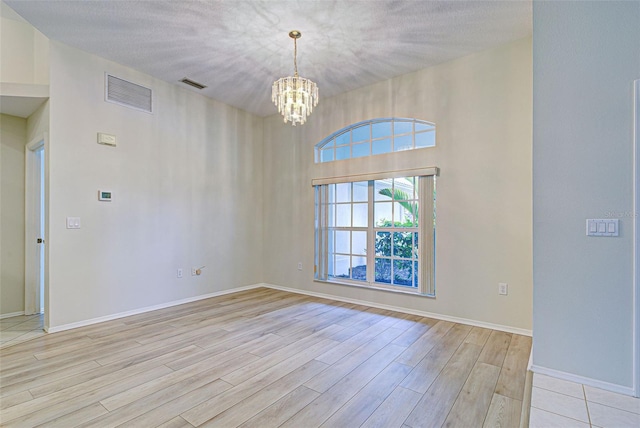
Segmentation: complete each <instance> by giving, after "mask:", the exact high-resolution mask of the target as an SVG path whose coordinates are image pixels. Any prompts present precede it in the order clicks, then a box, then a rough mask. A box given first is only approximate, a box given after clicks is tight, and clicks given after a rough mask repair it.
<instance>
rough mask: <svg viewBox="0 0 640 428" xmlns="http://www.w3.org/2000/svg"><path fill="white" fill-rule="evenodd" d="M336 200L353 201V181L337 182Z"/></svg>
mask: <svg viewBox="0 0 640 428" xmlns="http://www.w3.org/2000/svg"><path fill="white" fill-rule="evenodd" d="M336 202H351V183H338V184H336Z"/></svg>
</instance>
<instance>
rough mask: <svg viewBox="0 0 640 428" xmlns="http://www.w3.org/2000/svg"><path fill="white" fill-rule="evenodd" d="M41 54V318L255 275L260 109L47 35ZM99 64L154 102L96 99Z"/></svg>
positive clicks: (165, 298)
mask: <svg viewBox="0 0 640 428" xmlns="http://www.w3.org/2000/svg"><path fill="white" fill-rule="evenodd" d="M50 60H51V61H50V62H51V82H50V93H51V102H50V105H49V108H50V121H51V130H50V136H49V137H50V139H49V142H50V144H49V146H50V150H49V156H48V160H49V165H48V166H49V190H50V193H49V195H50V204H49V309H50V310H49V316H50V319H49V326H50V327H51V328H56V327H60V326H68V325H69V324H73V323H77V322H83V321H86V320H91V319H95V318H99V317H106V316H112V315H114V314H119V313H122V312H126V311H134V310H138V309H142V308H146V307H150V306H154V305H162V304H165V303H169V302H173V301H177V300H181V299H187V298H192V297H196V296H201V295H205V294H208V293H214V292H218V291H223V290H227V289H232V288H234V287H239V286H245V285H250V284H256V283H260V282H261V280H262V253H261V247H260V244H259V237H261V236H262V221H261V218H262V189H261V187H260V183H261V181H262V178H263V172H262V119H261V118H258V117H256V116H253V115H251V114H249V113H246V112H243V111H240V110H237V109H235V108H232V107H229V106H227V105H224V104H222V103H219V102H216V101H213V100H211V99H208V98H206V97H204V96H201V95H199V94H196V93H194V92H193V91H190V90H187V89H183V88H179V87H178V86H177V85H172V84H169V83H166V82H163V81H160V80H157V79H154V78H151V77H150V76H148V75H145V74H143V73H140V72H137V71H134V70H132V69H130V68H127V67H124V66H121V65H118V64H116V63H113V62H110V61H107V60H104V59H102V58H99V57H96V56H92V55H89V54H86V53H84V52H81V51H79V50H76V49H73V48H70V47H67V46H65V45H62V44H60V43H56V42H53V41H52V42H51V58H50ZM105 72H109V73H112V74H114V75H116V76H118V77H120V78H124V79H128V80H131V81H133V82H134V83H137V84H140V85H144V86H147V87H149V88H151V89H152V90H153V93H154V113H153V114H148V113H143V112H140V111H136V110H132V109H129V108H126V107H123V106H120V105H116V104H112V103H108V102H105V100H104V79H105V76H104V74H105ZM98 132H106V133H109V134H113V135H116V136H117V139H118V145H117V147H108V146H104V145H98V144H97V143H96V135H97V133H98ZM99 189H107V190H111V191H112V192H113V195H114V196H113V201H112V202H99V201H98V199H97V192H98V190H99ZM67 216H73V217H80V218H81V221H82V228H81V229H79V230H69V229H66V227H65V219H66V217H67ZM200 266H206V268H204V270H203V275H202V276H191V274H190V268H191V267H200ZM178 268H183V269H184V277H183V278H181V279H178V278H177V277H176V270H177V269H178Z"/></svg>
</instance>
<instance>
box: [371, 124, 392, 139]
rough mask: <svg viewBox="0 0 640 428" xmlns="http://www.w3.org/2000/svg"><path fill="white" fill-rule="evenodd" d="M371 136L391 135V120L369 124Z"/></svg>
mask: <svg viewBox="0 0 640 428" xmlns="http://www.w3.org/2000/svg"><path fill="white" fill-rule="evenodd" d="M371 134H372V135H371V138H382V137H388V136H390V135H391V122H376V123H374V124H372V125H371Z"/></svg>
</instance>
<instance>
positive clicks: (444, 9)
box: [5, 0, 532, 116]
mask: <svg viewBox="0 0 640 428" xmlns="http://www.w3.org/2000/svg"><path fill="white" fill-rule="evenodd" d="M5 1H6V3H7V4H8V5H9V6H11V7H12V8H13V9H14V10H15V11H16V12H18V13H19V14H20V15H21V16H22V17H24V18H25V19H26V20H27V21H29V22H30V23H31V24H32V25H34V26H35V27H36V28H38V29H39V30H40V31H41V32H42V33H44V34H45V35H46V36H48V37H49V38H51V39H54V40H58V41H61V42H63V43H65V44H67V45H70V46H74V47H77V48H79V49H82V50H84V51H86V52H91V53H94V54H96V55H99V56H101V57H104V58H107V59H110V60H113V61H115V62H118V63H120V64H124V65H127V66H130V67H132V68H134V69H137V70H140V71H143V72H145V73H148V74H150V75H152V76H155V77H157V78H160V79H162V80H165V81H167V82H171V83H177V82H178V81H179V80H181V79H182V78H184V77H188V78H190V79H192V80H195V81H197V82H200V83H203V84H205V85H207V86H208V87H207V88H206V89H204V90H202V91H198V92H200V93H203V94H204V95H206V96H208V97H211V98H214V99H216V100H219V101H222V102H224V103H227V104H230V105H232V106H235V107H238V108H241V109H244V110H247V111H249V112H252V113H255V114H257V115H260V116H267V115H271V114H275V113H277V110H276V107H275V106H274V105H273V104H272V103H271V84H272V83H273V81H274V80H276V79H278V78H280V77H283V76H287V75H292V74H293V42H292V40H291V39H290V38H289V36H288V33H289V31H291V30H293V29H297V30H300V31H301V32H302V35H303V36H302V38H301V39H300V40H299V41H298V71H299V73H300V75H301V76H303V77H307V78H309V79H311V80H313V81H315V82H316V83H317V84H318V86H319V88H320V102H322V98H324V97H330V96H332V95H336V94H339V93H342V92H346V91H349V90H352V89H356V88H359V87H362V86H365V85H369V84H372V83H375V82H379V81H382V80H385V79H389V78H391V77H394V76H398V75H402V74H405V73H409V72H412V71H416V70H419V69H422V68H426V67H429V66H432V65H435V64H438V63H441V62H444V61H448V60H451V59H454V58H458V57H461V56H464V55H468V54H470V53H473V52H478V51H481V50H484V49H488V48H491V47H494V46H498V45H501V44H505V43H508V42H510V41H513V40H517V39H519V38H522V37H526V36H528V35H530V34H531V31H532V24H531V1H530V0H526V1H514V0H511V1H452V0H450V1H427V0H422V1H407V0H405V1H378V0H368V1H348V0H342V1H331V0H322V1H309V0H307V1H304V0H301V1H278V0H273V1H264V0H262V1H258V0H255V1H254V0H251V1H240V0H238V1H234V0H226V1H195V0H171V1H164V0H154V1H139V0H124V1H77V0H76V1H34V0H29V1H15V0H5ZM178 84H180V83H178ZM180 85H182V84H180Z"/></svg>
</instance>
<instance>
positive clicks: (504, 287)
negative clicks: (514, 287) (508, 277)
mask: <svg viewBox="0 0 640 428" xmlns="http://www.w3.org/2000/svg"><path fill="white" fill-rule="evenodd" d="M508 291H509V285H508V284H507V283H506V282H501V283H499V284H498V294H500V295H502V296H506V295H507V294H508Z"/></svg>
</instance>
